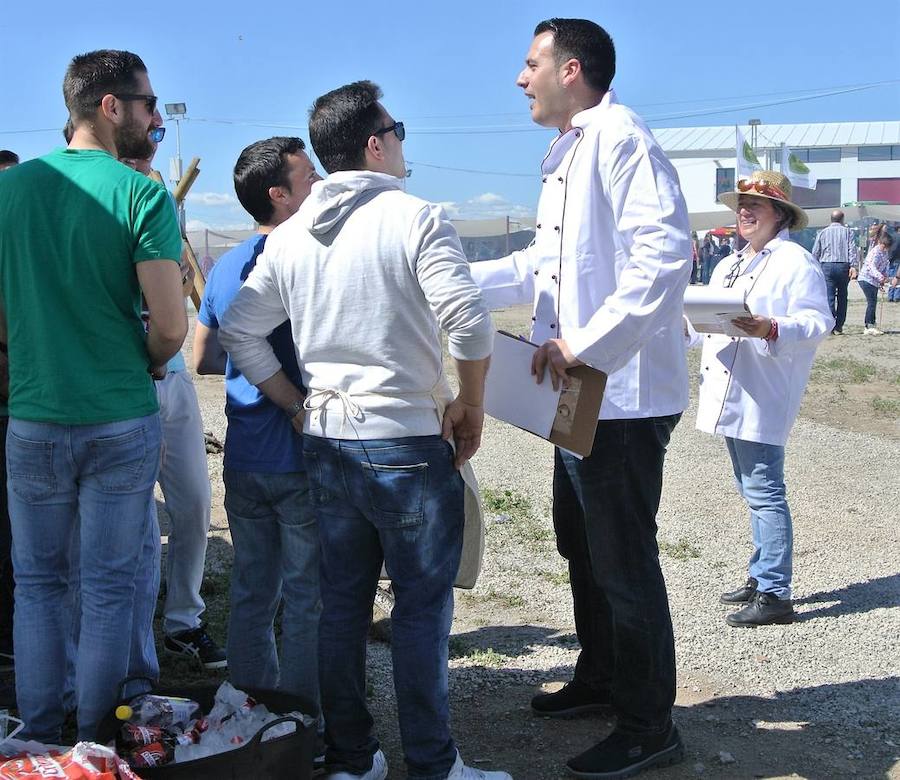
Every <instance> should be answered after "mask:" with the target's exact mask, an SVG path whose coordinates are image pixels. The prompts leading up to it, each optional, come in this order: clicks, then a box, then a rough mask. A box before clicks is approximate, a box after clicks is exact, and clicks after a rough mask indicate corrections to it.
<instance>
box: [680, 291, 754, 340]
mask: <svg viewBox="0 0 900 780" xmlns="http://www.w3.org/2000/svg"><path fill="white" fill-rule="evenodd" d="M684 316H685V317H687V318H688V321H689V322H690V323H691V326H692V327H693V328H694V330H695V331H697V333H721V334H724V335H726V336H746V335H747V334H746V333H744V331H742V330H740V329H739V328H736V327H735V326H734V325H732V324H731V321H732V320H734V319H737V318H738V317H752V316H753V313H752V312H751V311H750V306H749V305H748V304H747V294H746V293H745V292H744V291H743V290H739V289H733V288H725V289H722V288H718V287H688V288H687V290H685V293H684Z"/></svg>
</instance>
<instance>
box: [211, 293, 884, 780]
mask: <svg viewBox="0 0 900 780" xmlns="http://www.w3.org/2000/svg"><path fill="white" fill-rule="evenodd" d="M853 292H854V293H855V291H853ZM859 297H860V296H859V295H856V294H854V295H853V302H852V304H851V315H850V317H849V318H848V321H849V322H850V323H855V321H856V320H859V321H861V320H862V309H861V303H860V300H859ZM885 309H886V312H885V315H884V317H885V323H884V327H885V328H886V329H887V330H889V331H890V332H889V334H888V335H885V336H882V337H875V338H871V337H865V338H864V337H862V336H861V335H858V334H857V335H847V336H844V337H842V338H837V337H832V338H830V339H829V340H828V341H827V342H826V344H825V345H823V347H822V348H821V349H820V355H819V358H817V366H819V365H820V364H823V365H824V361H829V360H830V361H832V368H829V369H828V370H837V369H834V368H833V366H835V365H838V363H834V362H833V361H836V360H845V361H846V359H847V357H848V356H850V358H851V359H852V360H855V361H857V362H861V363H864V364H866V365H871V366H877V373H876V374H873V376H872V377H870V380H871V381H872V382H876V383H880V384H878V385H877V386H878V387H879V388H882V386H883V388H882V389H881V390H879V393H881V395H880V397H882V398H883V399H886V401H883V402H882V403H881V406H880V407H877V409H878V410H880V411H878V410H876V411H872V409H870V408H869V407H865V408H864V409H863V407H853V406H849V407H848V404H847V403H841V405H840V406H838V407H835V404H837V403H838V401H836V400H835V396H834V393H837V395H838V397H843V398H845V399H846V398H847V397H850V398H856V397H864V396H865V395H866V382H861V383H856V384H853V383H850V382H848V383H847V384H846V387H845V385H844V384H843V383H842V382H839V381H837V380H834V379H833V378H831V379H830V378H829V377H831V376H832V375H830V374H825V375H822V376H821V377H820V380H819V384H817V385H811V388H810V394H809V396H808V397H807V402H806V403H805V404H804V412H803V416H802V418H801V419H800V420H799V421H798V423H797V425H796V426H795V428H794V431H793V434H792V436H791V439H790V442H789V444H788V447H787V458H786V481H787V485H788V491H789V500H790V503H791V509H792V513H793V516H794V524H795V558H796V560H795V598H796V602H797V611H798V613H799V616H800V617H799V620H798V621H797V622H796V623H794V624H793V625H789V626H772V627H763V628H757V629H754V630H737V629H732V628H729V627H728V626H727V625H726V624H725V622H724V616H725V615H726V614H727V612H728V608H727V607H724V606H722V605H720V604H719V603H718V594H719V593H720V592H721V591H723V590H726V589H731V588H732V587H734V586H736V585H738V584H740V583H741V582H742V581H743V578H744V577H745V576H746V575H745V566H746V559H747V556H748V555H749V552H750V543H749V526H748V519H747V512H746V509H745V508H744V506H743V504H742V502H741V500H740V499H739V497H738V496H737V494H736V492H735V491H734V489H733V486H732V482H731V479H732V477H731V475H730V465H729V461H728V456H727V453H726V451H725V447H724V443H723V441H722V440H721V439H717V438H713V437H711V436H708V435H705V434H701V433H699V432H697V431H696V430H695V429H694V412H695V409H694V405H693V404H694V403H695V401H696V388H694V401H693V402H692V406H691V407H690V408H689V409H688V410H687V412H686V413H685V416H684V418H683V420H682V422H681V424H680V425H679V426H678V428H677V429H676V431H675V434H674V436H673V439H672V442H671V445H670V448H669V454H668V459H667V468H666V483H665V486H664V489H663V498H662V505H661V508H660V512H659V518H658V520H659V527H660V531H659V539H660V546H661V550H662V554H661V560H662V565H663V571H664V573H665V576H666V580H667V583H668V588H669V595H670V602H671V609H672V615H673V621H674V624H675V635H676V652H677V662H678V674H679V685H678V700H677V702H676V712H675V718H676V721H677V723H678V725H679V728H680V729H681V731H682V735H683V737H684V740H685V744H686V746H687V757H686V760H685V761H684V763H682V764H681V765H679V766H677V767H672V768H670V769H665V770H659V771H657V772H654V773H649V774H648V775H647V776H648V777H660V778H668V777H671V778H684V777H699V776H703V777H715V778H744V777H746V778H750V777H789V776H801V777H808V778H834V777H849V776H854V777H872V778H875V777H879V778H884V777H890V778H900V574H898V572H900V545H898V544H897V541H898V531H897V528H898V525H900V522H898V521H900V510H898V508H897V503H898V498H900V492H898V490H897V473H898V465H900V458H898V455H900V447H898V441H900V424H898V422H897V415H896V414H893V413H892V411H891V410H892V409H896V408H897V407H896V404H897V403H898V400H900V382H898V377H900V305H894V306H893V307H892V306H886V307H885ZM526 319H527V313H524V312H523V311H522V310H510V311H507V312H501V313H499V315H498V316H497V324H498V326H501V327H505V328H507V329H512V328H517V327H518V328H521V327H524V321H525V320H526ZM851 330H853V331H854V332H856V331H858V330H861V329H860V328H856V327H855V325H854V327H853V328H851V327H850V326H849V325H848V327H847V328H846V329H845V332H847V333H850V331H851ZM840 365H844V364H840ZM873 372H875V369H873ZM857 385H859V386H857ZM197 387H198V393H199V395H200V397H201V404H202V406H203V409H204V418H205V422H206V427H207V428H208V429H211V430H212V431H213V432H215V433H216V434H217V435H218V436H219V437H220V438H222V437H223V434H224V415H223V414H222V410H221V407H222V396H221V380H219V379H216V378H206V377H200V378H198V380H197ZM860 387H862V389H860ZM870 389H871V388H870ZM848 393H849V395H847V394H848ZM869 395H871V393H869ZM885 403H886V404H887V406H885ZM891 404H893V406H892V405H891ZM848 408H849V409H856V411H855V412H850V413H848ZM885 409H887V413H885ZM860 410H862V411H860ZM850 429H852V430H850ZM475 466H476V470H477V472H478V474H479V478H480V481H481V484H482V488H483V489H485V488H486V489H489V490H492V491H494V493H493V495H494V496H495V497H496V496H497V495H499V496H500V499H499V503H498V502H497V501H496V500H495V501H494V502H493V503H492V506H493V507H494V510H495V511H494V513H493V514H490V515H489V516H488V518H487V519H488V527H487V553H486V558H485V567H484V573H483V575H482V578H481V580H480V581H479V583H478V586H477V587H476V588H475V589H474V590H472V591H464V592H458V597H457V613H456V620H455V623H454V628H453V637H452V638H451V671H450V681H451V701H452V709H453V719H454V733H455V736H456V738H457V740H458V742H459V745H460V749H461V751H462V754H463V756H464V758H465V759H466V760H467V762H468V763H470V764H475V765H476V766H479V767H482V768H502V769H505V770H507V771H509V772H510V773H511V774H512V775H513V776H514V777H515V778H516V780H545V779H553V778H558V777H563V776H564V774H563V772H562V766H563V762H564V760H565V759H566V758H568V757H570V756H571V755H574V754H575V753H577V752H580V751H581V750H583V749H584V748H586V747H588V746H589V745H590V744H592V743H593V742H594V741H596V740H597V739H599V738H600V737H602V736H603V735H604V734H605V733H606V731H608V729H609V728H610V727H611V724H609V723H607V722H605V721H603V720H598V719H591V718H586V719H579V720H569V721H551V720H549V719H540V718H535V717H533V716H532V715H531V714H530V710H528V700H529V698H530V696H531V695H532V694H533V693H534V691H535V690H537V689H538V688H539V687H544V686H546V687H547V688H549V687H551V686H552V685H554V684H556V683H559V682H561V681H564V680H567V679H569V678H570V676H571V674H572V670H573V666H574V661H575V658H576V655H577V642H576V640H575V637H574V624H573V621H572V614H571V597H570V593H569V589H568V583H567V577H566V574H565V568H564V566H563V562H562V560H561V559H560V558H559V556H558V555H557V553H556V551H555V546H554V542H553V534H552V527H551V522H550V515H549V507H550V486H551V467H552V450H551V448H550V446H549V445H547V444H546V443H544V442H541V441H540V440H538V439H536V438H535V437H533V436H530V435H528V434H525V433H523V432H521V431H518V430H515V429H513V428H510V427H508V426H505V425H501V424H499V423H496V422H495V421H492V420H491V421H489V422H488V424H487V426H486V431H485V437H484V444H483V446H482V449H481V451H480V452H479V453H478V455H477V456H476V458H475ZM210 467H211V475H212V479H213V487H214V515H213V516H214V526H215V529H214V532H213V533H214V535H215V536H217V537H218V539H217V540H216V541H217V542H218V543H214V544H213V545H211V550H212V551H213V552H212V553H211V555H210V561H209V566H210V568H211V569H216V568H221V567H225V566H227V559H228V557H229V555H228V552H229V550H228V544H227V542H228V537H227V530H226V529H225V523H224V515H223V512H222V508H221V501H222V488H221V481H220V473H221V458H220V457H215V456H213V457H211V458H210ZM526 475H528V476H527V478H526ZM503 490H509V491H510V494H509V495H504V494H503V492H502V491H503ZM503 501H506V503H507V504H508V505H509V509H506V508H505V506H506V504H503ZM369 657H370V687H371V691H372V696H371V706H372V710H373V713H374V714H375V718H376V724H377V725H376V729H377V733H378V736H379V738H380V739H381V740H382V743H383V747H384V749H385V751H386V753H387V755H388V760H389V763H390V765H391V767H392V769H391V775H390V776H391V777H398V778H400V777H404V776H405V773H404V771H403V761H402V753H401V751H400V746H399V736H398V732H397V724H396V709H395V703H394V698H393V688H392V684H391V677H390V648H389V647H388V646H387V645H384V644H380V643H372V644H371V645H370V654H369Z"/></svg>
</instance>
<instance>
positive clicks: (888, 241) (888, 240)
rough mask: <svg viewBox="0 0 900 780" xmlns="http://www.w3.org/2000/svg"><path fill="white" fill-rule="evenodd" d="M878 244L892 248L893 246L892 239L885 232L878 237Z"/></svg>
mask: <svg viewBox="0 0 900 780" xmlns="http://www.w3.org/2000/svg"><path fill="white" fill-rule="evenodd" d="M878 243H879V244H884V245H885V246H893V245H894V237H893V236H892V235H891V234H890V233H888V232H887V231H886V230H885V231H884V232H883V233H882V234H881V236H880V237H879V239H878Z"/></svg>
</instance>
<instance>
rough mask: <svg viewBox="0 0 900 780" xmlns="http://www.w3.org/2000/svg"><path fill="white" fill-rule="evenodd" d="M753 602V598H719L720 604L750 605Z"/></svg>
mask: <svg viewBox="0 0 900 780" xmlns="http://www.w3.org/2000/svg"><path fill="white" fill-rule="evenodd" d="M751 600H752V596H751V597H748V598H745V599H726V598H725V597H724V596H719V603H720V604H749V603H750V601H751Z"/></svg>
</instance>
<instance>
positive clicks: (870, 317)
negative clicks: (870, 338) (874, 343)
mask: <svg viewBox="0 0 900 780" xmlns="http://www.w3.org/2000/svg"><path fill="white" fill-rule="evenodd" d="M859 289H860V290H862V291H863V295H865V296H866V327H867V328H874V327H875V315H876V311H877V307H878V288H877V287H876V286H875V285H874V284H869V283H868V282H866V281H864V280H862V279H860V280H859Z"/></svg>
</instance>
